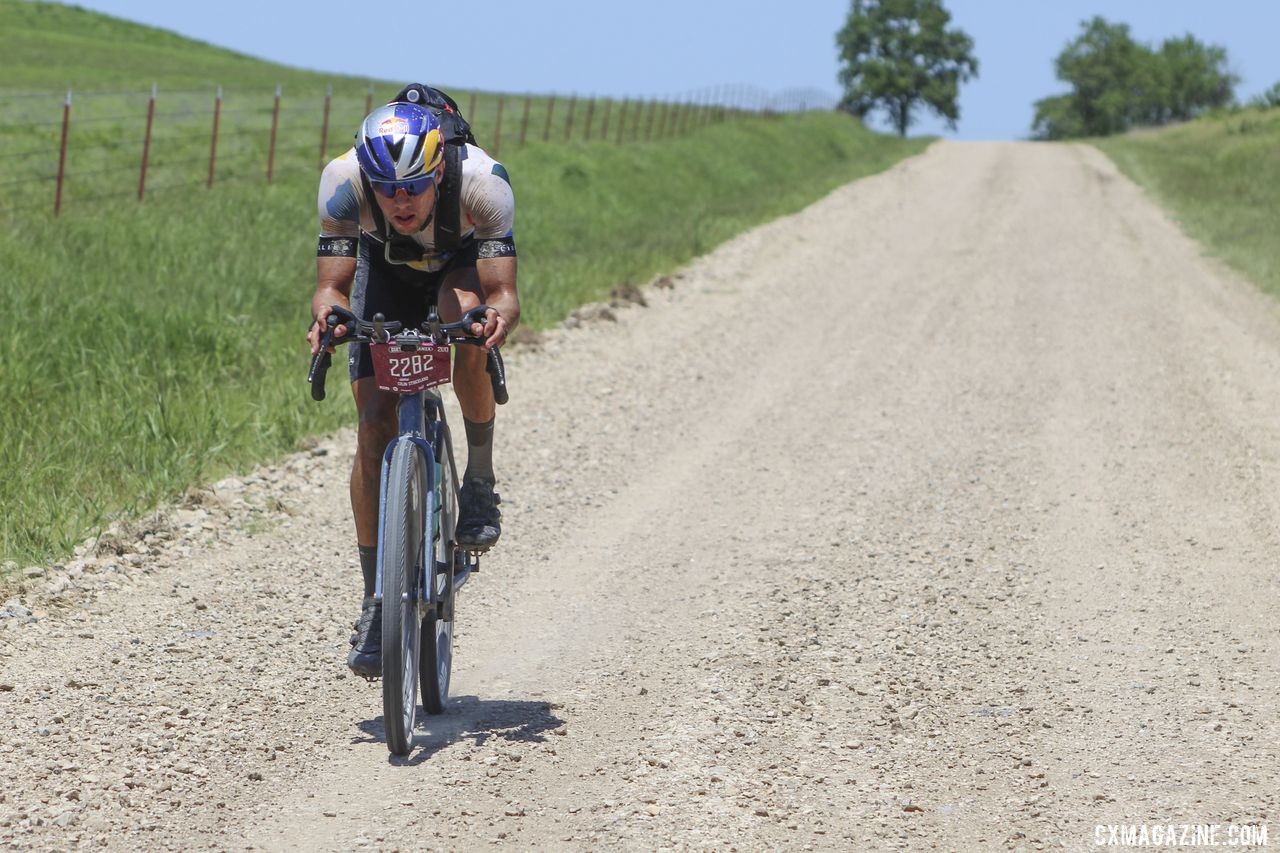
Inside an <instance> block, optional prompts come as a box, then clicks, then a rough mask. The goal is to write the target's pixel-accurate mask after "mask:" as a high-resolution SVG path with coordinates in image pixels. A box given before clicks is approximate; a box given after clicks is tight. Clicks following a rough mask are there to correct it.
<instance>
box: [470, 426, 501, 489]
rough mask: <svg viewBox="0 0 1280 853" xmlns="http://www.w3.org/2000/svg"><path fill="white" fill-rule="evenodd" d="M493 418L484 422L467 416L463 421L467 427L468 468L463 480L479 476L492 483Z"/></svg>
mask: <svg viewBox="0 0 1280 853" xmlns="http://www.w3.org/2000/svg"><path fill="white" fill-rule="evenodd" d="M493 421H494V419H493V418H490V419H489V420H488V421H486V422H485V423H482V424H477V423H473V422H472V421H469V420H467V419H466V418H463V419H462V423H463V424H464V425H465V426H466V428H467V470H466V472H465V473H464V474H463V475H462V479H463V480H471V479H475V478H479V479H481V480H486V481H488V482H490V483H492V482H493V481H494V476H493Z"/></svg>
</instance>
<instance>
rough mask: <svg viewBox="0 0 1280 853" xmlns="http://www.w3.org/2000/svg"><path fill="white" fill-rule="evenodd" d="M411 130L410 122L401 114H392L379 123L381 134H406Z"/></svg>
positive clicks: (379, 133) (379, 132)
mask: <svg viewBox="0 0 1280 853" xmlns="http://www.w3.org/2000/svg"><path fill="white" fill-rule="evenodd" d="M408 132H409V122H408V120H407V119H403V118H401V117H400V116H391V117H389V118H385V119H383V120H382V123H381V124H379V125H378V135H379V136H404V135H405V134H406V133H408Z"/></svg>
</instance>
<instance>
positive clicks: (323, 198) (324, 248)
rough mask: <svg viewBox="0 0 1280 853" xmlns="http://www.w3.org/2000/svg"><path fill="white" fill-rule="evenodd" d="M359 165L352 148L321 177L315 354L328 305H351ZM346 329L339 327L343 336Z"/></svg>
mask: <svg viewBox="0 0 1280 853" xmlns="http://www.w3.org/2000/svg"><path fill="white" fill-rule="evenodd" d="M359 168H360V167H359V165H358V164H357V163H356V162H355V157H354V156H353V155H352V153H351V152H350V151H348V152H347V153H346V154H344V155H343V156H341V157H338V158H337V159H335V160H333V161H332V162H330V163H329V165H328V166H326V167H325V170H324V173H323V174H322V175H321V176H320V192H319V194H318V196H317V199H316V201H317V205H318V208H319V211H318V212H319V214H320V240H319V242H318V243H317V246H316V289H315V293H314V294H312V296H311V316H312V317H314V318H315V323H313V324H312V327H311V330H310V331H309V332H307V340H308V341H309V342H310V343H311V353H312V354H313V355H314V354H315V353H316V352H317V350H318V349H319V348H320V335H321V334H322V333H323V332H324V331H325V329H326V328H328V323H327V322H326V320H325V318H326V317H328V315H329V306H331V305H339V306H341V307H343V308H348V309H349V308H350V307H351V284H352V282H353V281H354V280H355V275H356V252H357V249H358V246H359V237H360V215H361V208H362V206H363V198H362V196H363V193H362V192H361V191H360V190H359V189H358V187H359V182H358V180H357V179H358V177H359ZM342 332H343V330H342V329H341V328H339V329H338V334H339V335H341V334H342Z"/></svg>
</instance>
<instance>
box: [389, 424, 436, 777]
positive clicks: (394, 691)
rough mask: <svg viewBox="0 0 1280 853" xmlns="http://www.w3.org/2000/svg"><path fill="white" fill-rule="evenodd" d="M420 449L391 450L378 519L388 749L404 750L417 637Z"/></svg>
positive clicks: (408, 445) (407, 444) (409, 732)
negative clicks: (381, 511) (380, 528)
mask: <svg viewBox="0 0 1280 853" xmlns="http://www.w3.org/2000/svg"><path fill="white" fill-rule="evenodd" d="M422 465H423V458H422V453H421V452H420V451H419V450H418V448H417V446H416V445H415V444H414V443H413V442H411V441H401V442H400V443H399V444H397V445H396V448H395V450H394V451H392V454H391V464H390V466H388V472H387V495H386V503H385V504H384V507H383V521H382V539H381V541H382V556H383V565H382V719H383V725H384V726H385V728H386V732H387V749H389V750H391V751H392V752H393V753H395V754H396V755H408V754H409V749H410V747H411V745H412V742H413V724H414V717H415V714H416V707H415V706H416V704H417V702H416V698H417V692H418V684H417V680H418V654H419V646H420V642H421V628H422V625H421V621H420V619H419V604H420V602H419V596H418V589H417V578H418V567H419V566H421V565H422V557H423V554H422V524H423V514H424V509H425V508H424V503H425V500H426V493H425V484H424V482H423V480H424V472H423V469H422Z"/></svg>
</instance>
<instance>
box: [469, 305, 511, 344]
mask: <svg viewBox="0 0 1280 853" xmlns="http://www.w3.org/2000/svg"><path fill="white" fill-rule="evenodd" d="M510 329H511V326H510V324H509V323H507V320H506V318H505V317H503V316H502V315H501V314H499V313H498V312H497V311H496V310H494V309H493V308H490V309H489V310H487V311H485V312H484V322H483V323H472V324H471V334H473V335H476V336H477V337H479V336H484V339H485V340H484V349H485V352H488V351H489V350H491V349H493V348H494V347H497V346H502V343H503V342H504V341H505V340H506V339H507V332H508V331H510Z"/></svg>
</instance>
